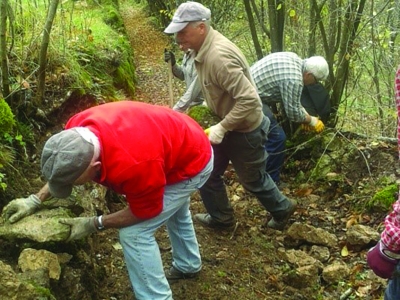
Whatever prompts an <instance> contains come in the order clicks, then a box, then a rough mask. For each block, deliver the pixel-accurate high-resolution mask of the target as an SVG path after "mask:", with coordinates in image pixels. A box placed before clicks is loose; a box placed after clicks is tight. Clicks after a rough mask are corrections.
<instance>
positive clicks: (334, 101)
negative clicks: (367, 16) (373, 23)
mask: <svg viewBox="0 0 400 300" xmlns="http://www.w3.org/2000/svg"><path fill="white" fill-rule="evenodd" d="M365 2H366V0H360V2H359V3H358V0H352V1H351V3H349V6H348V7H347V10H346V13H345V19H344V22H343V26H342V29H343V32H342V35H341V41H340V44H339V53H338V54H337V56H338V59H337V61H338V62H339V63H338V65H337V70H336V74H335V81H334V83H333V86H332V95H331V105H332V109H333V116H332V117H335V116H336V112H337V109H338V107H339V104H340V99H341V98H342V95H343V92H344V89H345V85H346V82H347V79H348V75H349V65H350V59H351V56H352V54H353V45H354V40H355V38H356V34H357V29H358V26H359V25H360V21H361V17H362V13H363V11H364V7H365Z"/></svg>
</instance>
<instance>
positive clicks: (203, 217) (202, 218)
mask: <svg viewBox="0 0 400 300" xmlns="http://www.w3.org/2000/svg"><path fill="white" fill-rule="evenodd" d="M194 219H195V220H196V221H198V222H199V223H200V224H201V225H204V226H206V227H210V228H227V229H229V228H232V227H233V226H235V221H230V222H226V223H222V222H218V221H215V220H214V219H213V218H212V217H211V216H210V214H196V215H194Z"/></svg>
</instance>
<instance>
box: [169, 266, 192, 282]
mask: <svg viewBox="0 0 400 300" xmlns="http://www.w3.org/2000/svg"><path fill="white" fill-rule="evenodd" d="M199 273H200V271H198V272H196V273H183V272H181V271H179V270H177V269H175V268H174V267H171V268H170V269H169V270H167V271H165V277H166V278H167V280H180V279H193V278H196V277H198V276H199Z"/></svg>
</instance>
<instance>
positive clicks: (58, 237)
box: [0, 208, 70, 243]
mask: <svg viewBox="0 0 400 300" xmlns="http://www.w3.org/2000/svg"><path fill="white" fill-rule="evenodd" d="M68 217H70V216H69V211H68V210H67V209H64V208H57V209H50V210H46V209H45V210H40V211H38V212H36V213H34V214H33V215H31V216H28V217H25V218H23V219H21V220H19V221H18V222H16V223H14V224H10V223H9V222H2V223H0V237H2V238H4V239H10V240H14V239H29V240H32V241H36V242H41V243H43V242H58V241H64V240H66V239H67V238H68V236H69V234H70V227H69V226H68V225H64V224H61V223H59V219H61V218H68Z"/></svg>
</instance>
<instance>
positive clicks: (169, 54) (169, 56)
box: [164, 49, 176, 66]
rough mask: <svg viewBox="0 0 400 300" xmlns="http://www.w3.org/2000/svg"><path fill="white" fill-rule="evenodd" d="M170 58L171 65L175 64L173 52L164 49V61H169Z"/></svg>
mask: <svg viewBox="0 0 400 300" xmlns="http://www.w3.org/2000/svg"><path fill="white" fill-rule="evenodd" d="M170 60H171V66H175V64H176V60H175V54H174V53H173V52H171V51H168V50H167V49H164V61H165V62H169V61H170Z"/></svg>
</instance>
